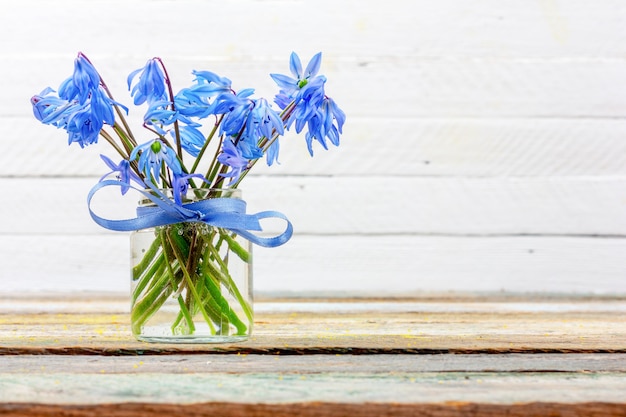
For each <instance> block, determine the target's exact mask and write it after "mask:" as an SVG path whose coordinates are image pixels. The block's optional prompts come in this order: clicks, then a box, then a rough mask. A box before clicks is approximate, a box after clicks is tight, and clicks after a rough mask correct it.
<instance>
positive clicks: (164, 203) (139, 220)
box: [87, 180, 293, 248]
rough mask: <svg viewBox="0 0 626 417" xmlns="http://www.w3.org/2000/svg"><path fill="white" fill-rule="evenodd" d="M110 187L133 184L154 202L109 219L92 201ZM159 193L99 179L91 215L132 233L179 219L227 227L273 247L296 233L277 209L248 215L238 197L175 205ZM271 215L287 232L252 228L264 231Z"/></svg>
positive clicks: (176, 221) (89, 196) (178, 220)
mask: <svg viewBox="0 0 626 417" xmlns="http://www.w3.org/2000/svg"><path fill="white" fill-rule="evenodd" d="M107 186H118V187H121V186H124V187H130V188H132V189H134V190H136V191H138V192H140V193H141V194H143V195H144V196H145V197H146V198H148V199H150V200H151V201H152V202H153V203H154V204H155V205H154V206H152V207H138V208H137V217H135V218H132V219H124V220H109V219H105V218H103V217H100V216H98V215H97V214H95V213H94V212H93V210H92V209H91V200H92V198H93V196H94V194H95V193H96V192H97V191H98V190H100V189H102V188H103V187H107ZM154 191H156V192H157V193H158V194H160V196H158V195H154V194H153V193H150V192H146V191H144V190H141V189H139V188H136V187H133V186H129V185H128V184H124V183H122V182H120V181H116V180H104V181H100V182H98V183H97V184H96V185H95V186H94V187H93V188H92V189H91V190H90V191H89V194H88V196H87V207H88V208H89V214H90V215H91V218H92V219H93V220H94V221H95V222H96V223H97V224H99V225H100V226H102V227H104V228H106V229H109V230H115V231H118V232H130V231H134V230H140V229H146V228H149V227H157V226H165V225H168V224H174V223H180V222H203V223H206V224H208V225H210V226H215V227H220V228H223V229H228V230H230V231H232V232H234V233H237V234H238V235H241V236H243V237H245V238H246V239H248V240H249V241H250V242H252V243H254V244H256V245H259V246H264V247H267V248H273V247H276V246H280V245H282V244H284V243H286V242H287V241H288V240H289V239H290V238H291V235H292V234H293V226H292V225H291V222H290V221H289V220H288V219H287V217H286V216H285V215H284V214H282V213H280V212H277V211H262V212H260V213H256V214H246V202H245V201H243V200H241V199H238V198H210V199H206V200H201V201H195V202H192V203H186V204H183V205H182V206H180V205H177V204H175V203H174V202H173V201H172V200H170V199H169V198H167V197H166V196H164V195H163V194H162V193H160V192H159V191H158V190H154ZM268 218H277V219H282V220H284V221H285V222H287V226H286V228H285V231H284V232H282V233H281V234H279V235H277V236H274V237H269V238H267V237H260V236H257V235H255V234H254V233H252V231H262V230H263V229H262V228H261V224H260V220H262V219H268Z"/></svg>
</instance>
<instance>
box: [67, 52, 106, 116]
mask: <svg viewBox="0 0 626 417" xmlns="http://www.w3.org/2000/svg"><path fill="white" fill-rule="evenodd" d="M99 88H100V75H99V74H98V71H96V68H95V67H94V66H93V65H92V64H91V62H89V60H88V59H87V57H85V56H84V55H83V54H78V56H77V57H76V59H75V60H74V73H73V74H72V76H71V77H70V78H68V79H66V80H65V81H64V82H63V83H61V86H60V87H59V97H60V98H62V99H65V100H68V101H71V100H74V99H77V100H78V102H79V103H80V104H85V102H86V101H87V100H88V99H89V97H90V95H91V94H92V92H93V91H97V90H98V89H99Z"/></svg>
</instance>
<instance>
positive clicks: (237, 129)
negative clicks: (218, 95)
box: [215, 89, 254, 136]
mask: <svg viewBox="0 0 626 417" xmlns="http://www.w3.org/2000/svg"><path fill="white" fill-rule="evenodd" d="M253 92H254V90H252V89H246V90H242V91H240V92H238V93H237V94H229V95H224V96H223V97H222V100H221V101H220V102H219V104H218V105H217V107H216V110H215V112H216V113H217V114H224V119H223V120H222V123H221V124H220V134H226V135H227V136H238V135H239V134H240V133H241V129H243V127H244V125H245V124H246V120H247V119H248V115H249V114H250V110H252V108H253V107H254V102H253V101H252V100H251V99H249V98H248V97H249V96H250V95H251V94H252V93H253Z"/></svg>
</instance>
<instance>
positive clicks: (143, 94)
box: [127, 58, 167, 105]
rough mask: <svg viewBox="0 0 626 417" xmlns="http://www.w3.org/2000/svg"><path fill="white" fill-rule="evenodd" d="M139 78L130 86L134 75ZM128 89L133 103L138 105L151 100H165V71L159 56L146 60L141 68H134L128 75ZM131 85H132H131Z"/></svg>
mask: <svg viewBox="0 0 626 417" xmlns="http://www.w3.org/2000/svg"><path fill="white" fill-rule="evenodd" d="M137 75H139V79H138V80H137V82H136V83H135V85H134V86H132V84H133V81H134V79H135V77H137ZM127 82H128V89H129V90H130V95H131V97H133V103H135V105H140V104H143V103H145V102H146V101H147V102H148V103H152V102H153V101H162V100H167V95H166V83H167V81H166V79H165V73H164V72H163V69H162V68H161V66H160V59H159V58H152V59H150V60H148V62H147V63H146V65H145V66H144V67H143V68H139V69H136V70H135V71H133V72H131V73H130V74H129V75H128V79H127ZM131 86H132V87H131Z"/></svg>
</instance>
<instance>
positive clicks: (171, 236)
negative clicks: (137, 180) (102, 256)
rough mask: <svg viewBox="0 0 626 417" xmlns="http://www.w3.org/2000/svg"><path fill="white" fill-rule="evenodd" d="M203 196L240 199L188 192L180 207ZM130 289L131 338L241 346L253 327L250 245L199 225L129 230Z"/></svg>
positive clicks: (235, 193) (225, 193) (232, 192)
mask: <svg viewBox="0 0 626 417" xmlns="http://www.w3.org/2000/svg"><path fill="white" fill-rule="evenodd" d="M211 198H222V199H224V198H227V199H230V198H237V199H241V191H240V190H237V189H190V190H189V191H188V193H187V196H186V197H184V199H183V201H182V203H183V204H185V203H191V202H196V201H201V200H205V199H211ZM140 206H143V207H150V206H154V203H153V202H152V201H151V200H146V201H143V202H141V203H140ZM131 290H132V294H131V329H132V333H133V335H134V336H135V337H136V338H137V339H138V340H141V341H146V342H162V343H231V342H240V341H244V340H246V339H248V338H249V337H250V334H251V333H252V325H253V306H252V302H253V297H252V244H250V242H249V241H248V240H247V239H245V238H243V237H241V236H239V235H237V234H236V233H233V232H232V231H230V230H227V229H223V228H220V227H215V226H211V225H209V224H206V223H204V222H200V221H188V222H180V223H174V224H169V225H165V226H157V227H153V228H148V229H142V230H137V231H135V232H132V233H131Z"/></svg>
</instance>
